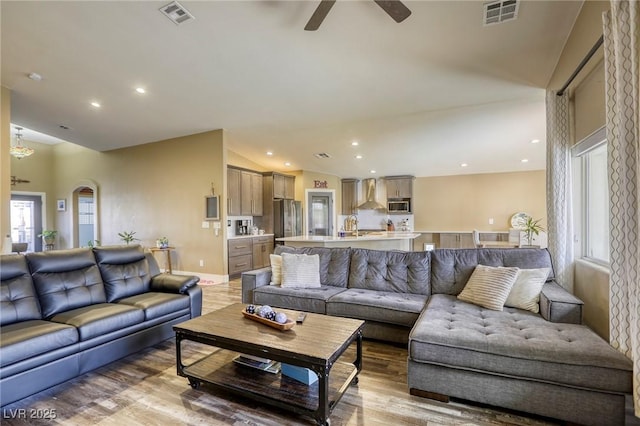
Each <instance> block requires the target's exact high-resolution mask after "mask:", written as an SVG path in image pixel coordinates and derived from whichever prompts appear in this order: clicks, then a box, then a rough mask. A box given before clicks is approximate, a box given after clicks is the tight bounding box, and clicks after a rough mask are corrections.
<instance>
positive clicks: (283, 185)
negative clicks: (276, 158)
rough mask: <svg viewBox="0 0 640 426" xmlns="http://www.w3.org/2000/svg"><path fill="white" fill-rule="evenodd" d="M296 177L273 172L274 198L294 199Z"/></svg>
mask: <svg viewBox="0 0 640 426" xmlns="http://www.w3.org/2000/svg"><path fill="white" fill-rule="evenodd" d="M295 184H296V177H295V176H288V175H281V174H278V173H274V174H273V198H274V199H278V198H282V199H285V200H293V199H294V197H295Z"/></svg>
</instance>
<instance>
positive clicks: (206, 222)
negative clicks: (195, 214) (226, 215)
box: [202, 220, 209, 229]
mask: <svg viewBox="0 0 640 426" xmlns="http://www.w3.org/2000/svg"><path fill="white" fill-rule="evenodd" d="M202 227H203V228H204V229H208V228H209V222H208V221H206V220H204V221H202Z"/></svg>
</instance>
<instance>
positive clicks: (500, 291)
mask: <svg viewBox="0 0 640 426" xmlns="http://www.w3.org/2000/svg"><path fill="white" fill-rule="evenodd" d="M517 278H518V268H504V267H501V266H498V267H493V266H485V265H478V266H476V268H475V269H474V271H473V273H472V274H471V277H470V278H469V281H467V284H466V285H465V286H464V289H462V291H461V292H460V294H459V295H458V299H460V300H464V301H465V302H469V303H473V304H475V305H479V306H482V307H484V308H487V309H493V310H494V311H501V310H502V308H503V306H504V302H505V301H506V300H507V297H509V293H510V292H511V288H512V287H513V284H514V283H515V282H516V279H517Z"/></svg>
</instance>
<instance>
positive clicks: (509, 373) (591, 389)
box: [242, 246, 632, 425]
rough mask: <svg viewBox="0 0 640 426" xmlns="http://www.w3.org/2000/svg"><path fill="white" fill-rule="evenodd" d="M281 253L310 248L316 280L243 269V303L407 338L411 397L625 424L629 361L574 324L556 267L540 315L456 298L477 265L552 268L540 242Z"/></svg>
mask: <svg viewBox="0 0 640 426" xmlns="http://www.w3.org/2000/svg"><path fill="white" fill-rule="evenodd" d="M282 252H292V253H304V254H317V255H319V258H320V282H321V284H322V285H321V287H319V288H287V287H281V286H277V285H270V282H271V269H270V268H263V269H259V270H255V271H250V272H245V273H243V274H242V299H243V302H244V303H254V304H260V305H263V304H268V305H271V306H274V307H280V308H289V309H295V310H301V311H308V312H316V313H323V314H327V315H337V316H345V317H351V318H358V319H363V320H365V328H364V335H365V337H368V338H374V339H381V340H386V341H390V342H406V343H408V387H409V390H410V392H411V393H412V394H414V395H419V396H425V397H429V398H433V399H438V400H442V401H448V400H449V397H456V398H460V399H466V400H471V401H476V402H481V403H486V404H490V405H494V406H499V407H505V408H509V409H514V410H519V411H524V412H529V413H533V414H537V415H542V416H547V417H552V418H556V419H561V420H565V421H568V422H574V423H580V424H586V425H620V424H624V405H625V395H627V394H630V393H631V392H632V364H631V361H630V360H628V359H627V358H626V357H625V356H624V355H622V354H620V353H619V352H617V351H616V350H614V349H613V348H612V347H611V346H610V345H609V344H607V342H605V341H604V340H602V339H601V338H600V337H599V336H597V335H596V334H595V333H593V332H592V331H591V330H590V329H589V328H588V327H586V326H583V325H581V322H582V302H581V301H580V300H579V299H577V298H576V297H574V296H573V295H571V294H570V293H568V292H567V291H565V290H564V289H563V288H562V287H560V286H559V285H558V284H557V283H555V282H554V281H553V272H551V274H550V275H549V277H548V281H547V282H546V283H545V284H544V287H543V288H542V292H541V293H540V302H539V306H540V313H533V312H530V311H525V310H521V309H518V308H510V307H505V308H504V309H503V311H495V310H489V309H485V308H482V307H480V306H477V305H474V304H471V303H467V302H463V301H461V300H460V299H458V298H457V297H456V296H457V295H458V294H459V293H460V292H461V291H462V289H463V288H464V287H465V285H466V283H467V281H468V280H469V277H470V276H471V274H472V273H473V271H474V269H475V268H476V266H477V265H487V266H506V267H518V268H521V269H536V268H550V270H551V271H553V268H552V265H551V258H550V255H549V253H548V251H547V250H544V249H527V248H525V249H490V248H487V249H462V250H454V249H437V250H434V251H431V252H399V251H376V250H366V249H350V248H331V249H330V248H300V249H292V248H290V247H283V246H279V247H277V248H276V253H282ZM365 368H366V366H365Z"/></svg>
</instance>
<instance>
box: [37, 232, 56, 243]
mask: <svg viewBox="0 0 640 426" xmlns="http://www.w3.org/2000/svg"><path fill="white" fill-rule="evenodd" d="M57 235H58V231H54V230H52V229H45V230H44V231H42V233H40V234H38V237H42V239H43V240H44V241H45V243H47V244H53V242H54V241H55V239H56V236H57Z"/></svg>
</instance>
